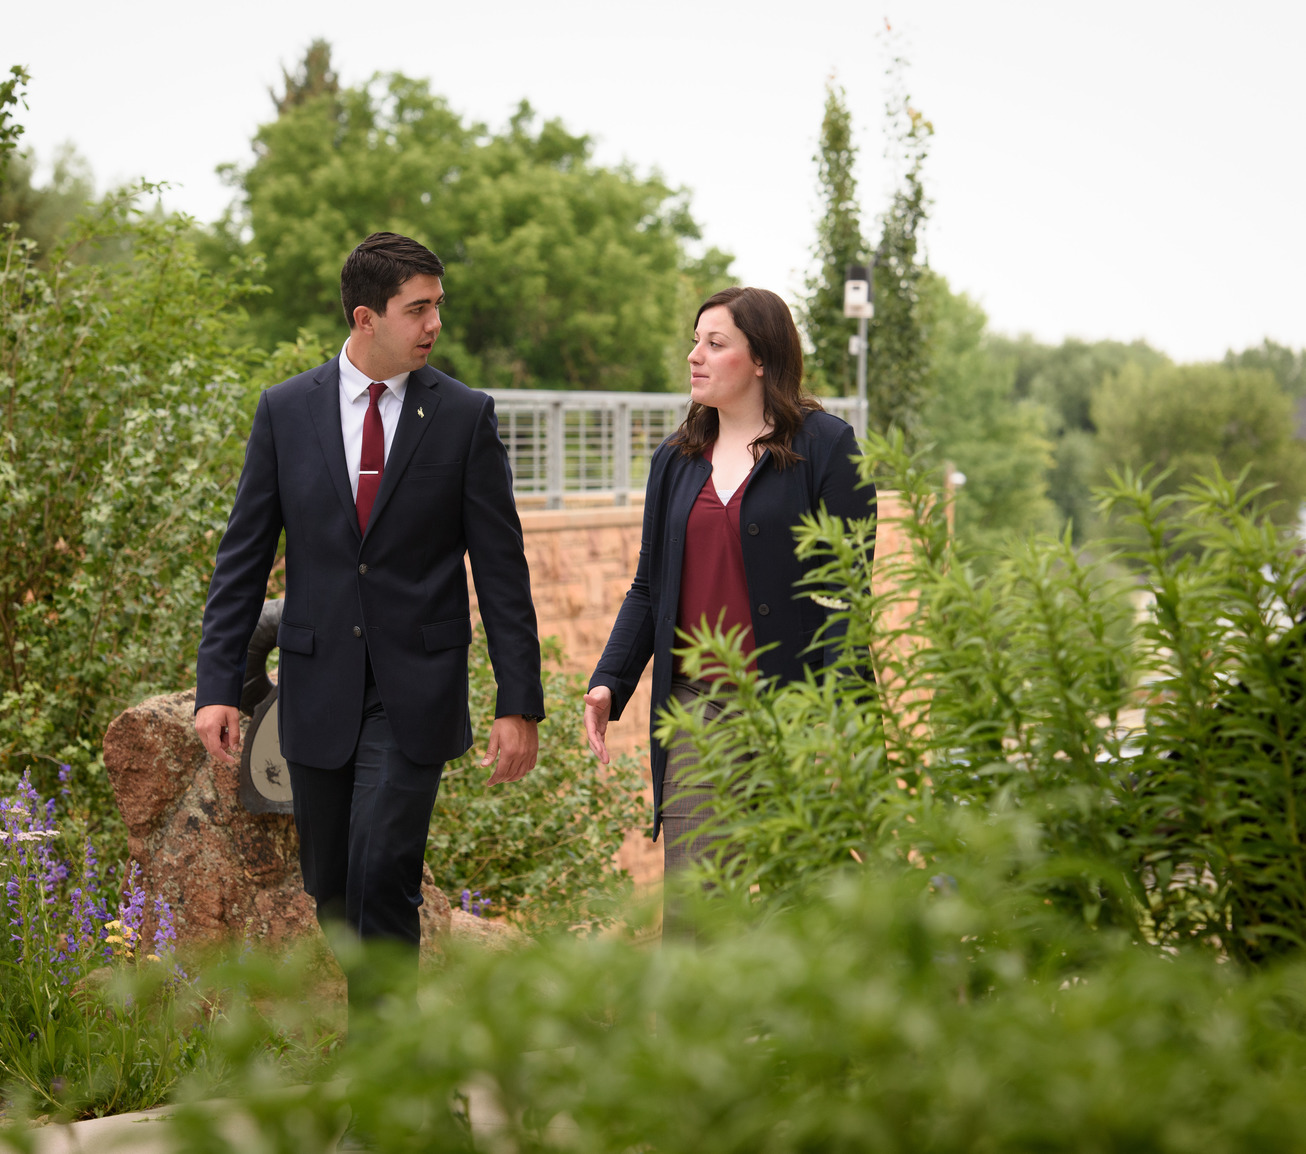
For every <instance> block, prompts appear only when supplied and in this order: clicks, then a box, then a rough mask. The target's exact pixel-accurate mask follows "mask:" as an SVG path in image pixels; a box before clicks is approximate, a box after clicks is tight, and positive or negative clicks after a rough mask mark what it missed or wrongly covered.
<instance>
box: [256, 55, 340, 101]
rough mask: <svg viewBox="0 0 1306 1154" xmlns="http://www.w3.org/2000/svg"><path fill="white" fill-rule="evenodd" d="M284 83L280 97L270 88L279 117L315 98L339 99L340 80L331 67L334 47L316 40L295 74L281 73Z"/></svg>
mask: <svg viewBox="0 0 1306 1154" xmlns="http://www.w3.org/2000/svg"><path fill="white" fill-rule="evenodd" d="M281 80H282V90H281V93H280V95H278V94H277V92H276V90H275V89H272V88H269V89H268V95H269V96H271V97H272V103H273V104H275V105H276V106H277V114H278V115H280V116H284V115H285V114H286V112H287V111H289V110H290V109H291V108H296V107H298V106H299V105H301V104H306V103H307V102H308V101H310V100H313V99H315V98H316V97H319V96H327V97H334V96H336V95H337V94H338V93H339V92H340V78H339V77H338V76H337V75H336V73H335V71H334V70H333V69H332V67H331V45H330V44H328V43H327V42H326V41H325V40H321V39H318V40H314V41H313V43H312V44H310V45H309V46H308V50H307V51H306V52H305V53H304V59H303V61H301V63H300V65H299V67H298V68H297V69H295V71H294V72H287V71H286V69H284V68H283V69H282V70H281Z"/></svg>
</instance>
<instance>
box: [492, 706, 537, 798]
mask: <svg viewBox="0 0 1306 1154" xmlns="http://www.w3.org/2000/svg"><path fill="white" fill-rule="evenodd" d="M539 752H540V731H539V727H538V726H537V725H536V723H535V722H533V721H526V720H525V719H524V718H523V717H522V716H521V715H520V714H517V713H514V714H512V715H511V716H508V717H496V718H495V719H494V725H493V726H492V727H491V728H490V748H489V749H488V750H486V753H485V756H484V757H483V758H482V759H481V767H482V768H483V769H484V768H487V767H489V766H491V765H494V762H495V760H496V759H498V762H499V764H498V765H496V766H495V767H494V773H493V774H491V775H490V780H489V781H488V782H487V783H486V784H487V785H498V784H499V783H500V782H503V781H519V780H521V779H522V778H523V777H525V776H526V775H527V774H528V773H530V771H531V770H532V769H534V768H535V758H536V757H537V756H538V755H539Z"/></svg>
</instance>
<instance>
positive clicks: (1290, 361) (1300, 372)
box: [1224, 337, 1306, 397]
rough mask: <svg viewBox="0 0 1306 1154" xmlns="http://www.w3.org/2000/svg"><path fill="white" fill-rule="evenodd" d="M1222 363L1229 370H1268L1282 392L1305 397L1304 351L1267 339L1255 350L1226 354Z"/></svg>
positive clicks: (1305, 372)
mask: <svg viewBox="0 0 1306 1154" xmlns="http://www.w3.org/2000/svg"><path fill="white" fill-rule="evenodd" d="M1224 363H1225V364H1226V365H1228V367H1229V368H1231V369H1269V371H1270V372H1272V373H1273V374H1274V379H1275V380H1276V381H1278V382H1279V385H1280V387H1281V388H1282V389H1283V390H1284V392H1286V393H1289V394H1291V395H1292V396H1294V397H1306V350H1303V349H1297V350H1296V351H1295V352H1294V351H1293V350H1292V349H1290V348H1288V347H1287V346H1286V345H1281V344H1277V343H1276V342H1274V341H1272V340H1270V339H1269V338H1268V337H1267V338H1266V339H1265V340H1264V341H1263V342H1262V343H1261V344H1260V345H1258V346H1256V347H1255V348H1250V349H1244V350H1243V351H1242V352H1240V353H1235V352H1228V353H1226V354H1225V357H1224Z"/></svg>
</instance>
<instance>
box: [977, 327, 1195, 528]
mask: <svg viewBox="0 0 1306 1154" xmlns="http://www.w3.org/2000/svg"><path fill="white" fill-rule="evenodd" d="M990 346H991V348H992V351H993V353H994V355H995V356H998V357H1000V358H1001V359H1002V360H1004V361H1005V362H1006V363H1007V364H1008V365H1009V366H1010V371H1011V372H1012V374H1013V395H1014V396H1015V397H1016V398H1018V399H1020V400H1023V401H1028V402H1031V403H1034V404H1037V405H1039V406H1040V407H1042V409H1043V410H1044V412H1045V413H1046V422H1047V433H1048V436H1049V437H1050V438H1051V444H1052V452H1051V457H1050V459H1049V461H1048V471H1047V489H1048V495H1049V496H1050V497H1051V499H1052V501H1053V503H1054V504H1055V505H1056V508H1057V512H1058V515H1059V516H1060V518H1061V520H1062V521H1063V522H1064V523H1069V524H1070V526H1071V528H1072V531H1073V534H1074V538H1075V540H1076V541H1085V540H1088V539H1091V538H1092V537H1093V536H1095V535H1096V533H1097V532H1098V529H1099V517H1098V514H1097V509H1096V501H1095V499H1094V497H1093V493H1092V487H1093V485H1094V483H1095V482H1096V481H1097V480H1098V479H1099V474H1098V471H1097V449H1096V445H1097V426H1096V425H1095V424H1094V422H1093V418H1092V414H1091V412H1090V407H1091V399H1092V396H1093V393H1094V390H1096V389H1097V388H1099V387H1100V386H1101V384H1102V382H1103V381H1105V380H1106V379H1107V377H1109V376H1110V375H1111V374H1112V373H1118V372H1120V371H1121V370H1122V369H1124V368H1125V366H1127V365H1137V366H1139V367H1140V368H1142V369H1143V370H1144V371H1151V370H1152V369H1155V368H1159V367H1160V366H1162V365H1167V364H1169V363H1170V361H1169V359H1168V358H1167V357H1166V356H1165V354H1164V353H1160V352H1157V351H1156V350H1155V349H1153V348H1152V347H1151V346H1149V345H1148V344H1146V343H1145V342H1143V341H1134V342H1132V343H1130V344H1124V343H1122V342H1120V341H1095V342H1088V341H1081V340H1076V339H1074V338H1071V339H1069V340H1065V341H1062V343H1061V344H1059V345H1045V344H1040V343H1039V342H1037V341H1035V340H1033V339H1032V338H1031V337H1028V336H1025V337H1020V338H1017V339H1015V340H1012V339H1009V338H1003V337H995V338H993V339H992V341H991V342H990Z"/></svg>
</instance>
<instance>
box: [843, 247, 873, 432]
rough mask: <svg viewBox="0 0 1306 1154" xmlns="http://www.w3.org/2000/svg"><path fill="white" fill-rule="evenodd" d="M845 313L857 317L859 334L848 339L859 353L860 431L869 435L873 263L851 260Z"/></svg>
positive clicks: (844, 295) (858, 412)
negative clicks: (868, 326) (868, 365)
mask: <svg viewBox="0 0 1306 1154" xmlns="http://www.w3.org/2000/svg"><path fill="white" fill-rule="evenodd" d="M843 315H844V316H846V317H856V318H857V335H856V336H855V337H851V338H850V339H849V341H848V351H849V352H850V353H856V354H857V421H856V426H857V435H858V436H859V437H864V436H866V425H867V411H866V355H867V352H868V347H867V346H868V344H869V342H868V341H867V339H866V322H867V321H869V320H870V319H871V317H873V316H874V315H875V297H874V290H873V288H872V286H871V266H869V265H864V264H850V265H849V266H848V271H847V272H846V273H845V275H844V282H843Z"/></svg>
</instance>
